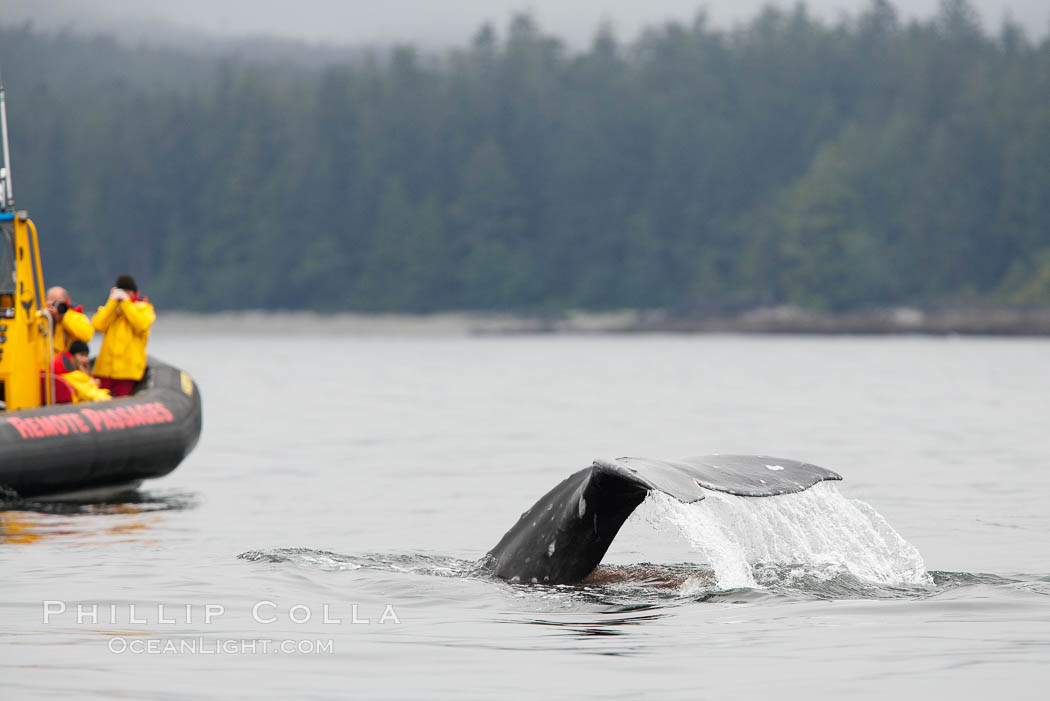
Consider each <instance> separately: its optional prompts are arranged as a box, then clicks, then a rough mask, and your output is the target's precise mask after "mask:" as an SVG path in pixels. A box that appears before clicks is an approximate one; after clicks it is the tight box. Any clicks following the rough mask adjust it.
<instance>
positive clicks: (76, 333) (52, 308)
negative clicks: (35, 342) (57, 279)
mask: <svg viewBox="0 0 1050 701" xmlns="http://www.w3.org/2000/svg"><path fill="white" fill-rule="evenodd" d="M47 310H48V311H49V312H51V318H52V319H54V320H55V335H54V337H53V338H52V341H53V348H52V349H51V355H52V356H54V355H58V354H59V353H62V352H63V351H67V350H69V346H70V344H72V343H73V341H83V342H84V343H87V342H88V341H90V340H91V337H92V336H94V335H95V329H94V327H93V326H92V325H91V320H90V319H88V318H87V314H85V313H84V310H83V309H82V308H81V307H74V306H73V303H72V302H71V301H70V300H69V293H68V292H66V288H64V287H58V286H55V287H52V288H49V289H48V291H47Z"/></svg>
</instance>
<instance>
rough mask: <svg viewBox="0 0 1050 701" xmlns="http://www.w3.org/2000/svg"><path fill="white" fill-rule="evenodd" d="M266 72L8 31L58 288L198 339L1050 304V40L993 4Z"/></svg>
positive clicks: (877, 3)
mask: <svg viewBox="0 0 1050 701" xmlns="http://www.w3.org/2000/svg"><path fill="white" fill-rule="evenodd" d="M280 50H281V51H287V50H288V45H287V44H282V45H281V47H280ZM310 51H312V49H310V48H309V47H308V46H305V45H304V46H302V47H301V52H302V54H303V55H304V56H306V55H308V54H309V53H310ZM264 54H265V52H254V53H253V55H252V58H231V57H225V58H223V57H216V56H214V55H203V54H196V53H191V52H180V51H177V50H174V49H165V50H161V49H150V48H146V47H140V48H127V47H124V46H122V45H120V44H119V43H117V42H115V41H113V40H109V39H105V38H83V37H74V36H68V35H58V36H55V35H47V34H41V33H38V32H34V31H33V30H32V29H29V28H24V27H10V26H8V27H3V28H0V65H2V67H3V71H4V80H5V84H6V86H7V89H8V90H7V96H8V109H9V125H10V128H11V137H12V159H13V164H12V165H13V169H14V172H15V194H16V196H17V198H18V205H19V207H20V208H23V207H24V208H28V209H30V213H31V215H32V216H33V218H34V220H35V221H36V222H37V224H38V226H39V228H40V231H41V236H42V237H43V242H42V248H43V252H44V254H45V265H46V270H45V275H46V278H47V281H48V282H49V283H50V284H59V283H61V284H64V285H66V286H67V287H70V288H71V289H72V290H73V291H74V292H75V296H77V297H81V298H83V300H84V301H85V302H89V301H91V300H93V299H94V298H98V299H101V298H102V296H103V295H104V292H105V290H106V289H107V288H108V286H109V285H110V284H111V283H112V278H113V277H114V276H115V275H116V274H117V273H119V272H131V273H132V274H134V275H136V277H137V278H138V279H139V281H140V287H141V288H142V289H143V290H144V291H145V292H146V293H147V294H148V295H149V296H150V297H151V298H152V299H153V300H154V301H155V302H156V303H157V304H158V306H159V307H160V308H161V309H164V308H169V309H170V308H185V309H200V310H213V309H241V308H291V309H356V310H396V311H435V310H444V309H473V310H489V309H501V310H541V311H556V310H560V309H565V308H586V309H610V308H624V307H630V308H671V309H678V310H684V311H694V310H699V311H705V310H716V309H731V308H742V307H747V306H755V305H769V304H780V303H793V304H798V305H803V306H808V307H813V308H818V309H832V310H843V309H856V308H863V307H868V306H873V305H896V304H918V305H942V304H956V303H964V304H974V303H992V304H1006V305H1047V304H1050V194H1048V193H1050V40H1047V39H1046V38H1045V37H1044V38H1042V39H1039V40H1033V39H1030V38H1027V37H1026V35H1025V33H1024V32H1023V31H1022V30H1021V29H1020V28H1019V27H1018V26H1014V25H1010V24H1006V25H1004V26H1003V27H1002V28H1001V30H1000V31H998V32H996V33H995V34H988V33H985V32H983V31H982V30H981V28H980V24H979V22H978V21H977V17H976V13H975V12H974V9H973V6H972V5H970V4H969V3H968V2H967V1H966V0H945V1H944V2H943V3H942V6H941V10H940V12H939V14H938V15H937V16H936V17H934V18H932V19H929V20H926V21H922V22H904V21H902V20H901V19H900V18H899V16H898V14H897V12H896V11H895V9H894V7H893V6H892V5H891V4H889V3H888V2H885V1H884V0H873V2H871V3H870V6H869V7H868V9H867V10H865V11H864V12H863V13H861V14H860V15H857V16H855V17H853V18H851V19H849V20H848V21H842V22H838V23H834V24H830V23H827V22H824V21H820V20H816V19H814V18H812V17H811V16H809V15H808V14H807V13H806V12H805V10H804V9H802V8H801V7H800V8H799V9H796V10H794V11H790V12H788V11H780V10H773V9H768V10H766V11H764V12H762V13H761V14H759V15H758V16H756V17H755V18H754V19H753V20H752V21H751V22H749V23H748V24H746V25H743V26H741V27H739V28H738V29H736V30H721V29H715V28H712V27H711V26H710V25H709V24H708V23H707V22H706V21H705V20H704V18H703V16H702V15H701V16H699V17H698V18H697V20H696V21H695V22H693V23H692V24H670V25H664V26H661V27H659V28H655V29H652V30H650V31H648V32H646V33H645V34H644V35H643V36H641V38H639V39H638V40H637V41H635V42H632V43H629V44H624V43H622V42H620V41H618V40H617V38H616V37H615V36H614V34H613V33H612V32H611V31H609V30H604V31H599V32H598V33H597V34H596V36H595V39H594V41H593V43H592V44H591V46H590V47H589V48H587V49H586V50H584V51H569V50H568V49H567V48H566V47H565V46H564V44H563V42H561V41H560V40H559V39H558V38H557V37H555V36H551V35H549V34H548V33H546V32H545V31H544V30H543V28H542V27H540V26H537V24H536V22H534V21H533V20H532V19H530V18H529V17H528V16H525V15H522V16H519V17H517V18H515V19H514V20H513V21H512V22H511V23H510V24H509V26H506V27H498V28H493V27H490V26H485V27H482V28H480V29H479V31H478V32H477V34H476V36H475V38H474V40H473V42H472V43H471V44H470V45H469V46H465V47H462V48H459V49H455V50H452V51H449V52H447V53H445V54H442V55H441V56H434V55H433V54H429V53H423V52H421V51H418V50H417V49H414V48H413V47H411V46H404V47H400V48H398V49H396V50H393V51H390V52H386V53H383V54H370V55H364V56H356V57H355V56H339V57H333V56H332V55H330V54H325V55H318V56H317V57H316V58H317V60H316V61H308V60H297V61H295V62H288V61H285V60H281V59H279V58H273V59H266V58H263V57H262V56H263V55H264ZM275 55H277V54H275Z"/></svg>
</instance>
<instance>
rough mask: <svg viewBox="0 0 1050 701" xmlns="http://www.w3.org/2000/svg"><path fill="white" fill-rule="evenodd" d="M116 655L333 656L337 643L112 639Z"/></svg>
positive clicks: (226, 639) (110, 647)
mask: <svg viewBox="0 0 1050 701" xmlns="http://www.w3.org/2000/svg"><path fill="white" fill-rule="evenodd" d="M107 646H108V648H109V651H110V652H111V653H113V654H115V655H331V654H332V653H333V652H335V644H334V642H333V640H332V639H331V638H329V639H328V640H307V639H302V640H293V639H284V640H272V639H268V638H260V639H254V640H253V639H236V638H219V639H215V638H212V639H209V638H204V637H195V638H125V637H114V638H110V640H109V643H108V645H107Z"/></svg>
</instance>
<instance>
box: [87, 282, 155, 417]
mask: <svg viewBox="0 0 1050 701" xmlns="http://www.w3.org/2000/svg"><path fill="white" fill-rule="evenodd" d="M156 318H157V313H156V312H155V311H153V305H152V304H150V303H149V300H148V299H146V298H144V297H139V291H138V286H136V284H135V279H134V278H132V277H131V276H130V275H121V276H119V277H118V278H117V282H116V284H115V285H114V286H113V289H111V290H110V291H109V299H108V300H107V301H106V304H105V305H104V306H102V307H99V308H98V311H97V312H95V315H94V316H93V317H91V323H92V324H93V325H94V327H95V329H96V330H97V331H100V332H102V333H103V334H105V336H103V338H102V349H101V350H100V351H99V352H98V357H97V358H95V377H97V378H98V379H99V384H100V386H101V387H102V388H103V389H108V390H109V391H110V393H111V394H112V395H113V396H114V397H125V396H127V395H129V394H131V393H132V392H133V391H134V389H135V384H136V383H137V382H138V381H139V380H141V379H142V376H143V375H144V374H145V373H146V342H147V341H149V330H150V327H151V326H152V325H153V322H154V320H156Z"/></svg>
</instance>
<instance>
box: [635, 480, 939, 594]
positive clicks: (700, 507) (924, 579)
mask: <svg viewBox="0 0 1050 701" xmlns="http://www.w3.org/2000/svg"><path fill="white" fill-rule="evenodd" d="M645 506H646V508H644V509H641V512H642V514H641V515H642V517H643V518H644V519H645V520H646V521H648V523H649V524H650V525H652V526H653V527H654V528H656V529H657V530H665V529H666V526H667V524H668V523H670V524H672V525H673V526H674V527H675V528H676V529H677V530H678V531H679V532H680V533H681V535H682V536H684V537H685V539H686V540H687V541H688V542H689V544H690V545H691V546H692V547H693V549H695V550H696V551H697V552H699V553H700V554H701V555H702V556H703V557H704V559H705V561H706V562H707V563H709V564H710V565H711V566H712V568H713V569H714V572H715V576H716V577H717V579H718V586H719V588H720V589H732V588H736V587H755V586H757V585H756V582H755V570H754V567H755V566H756V565H759V564H761V565H792V566H801V567H803V568H804V569H805V570H806V572H807V573H808V574H812V573H813V571H818V572H820V573H822V574H823V576H825V577H831V576H834V575H836V574H841V573H843V572H849V573H850V574H852V575H853V576H855V577H857V578H859V579H862V580H865V581H869V582H873V583H877V584H887V585H922V584H929V583H931V581H932V580H931V578H930V575H929V574H928V573H927V572H926V566H925V564H924V563H923V560H922V556H921V555H920V554H919V551H918V550H916V548H915V546H913V545H911V543H908V542H907V541H906V540H904V539H903V538H902V537H901V536H900V535H899V534H898V533H897V532H896V531H895V530H893V528H892V527H891V526H890V525H889V523H887V522H886V519H884V518H883V517H882V516H881V515H880V514H879V513H878V512H877V511H875V509H873V508H872V507H871V506H869V505H868V504H865V503H864V502H862V501H859V500H857V499H847V498H846V497H844V496H842V495H841V494H839V492H838V490H837V489H835V487H834V486H832V485H831V484H829V483H827V482H823V483H821V484H818V485H816V486H814V487H813V488H811V489H808V490H806V491H804V492H799V493H797V494H785V495H782V496H775V497H763V498H752V497H737V496H732V495H729V494H723V493H721V492H714V491H708V492H707V494H706V498H705V499H704V501H702V502H699V503H697V504H683V503H681V502H680V501H678V500H676V499H674V498H672V497H670V496H667V495H666V494H663V493H662V492H654V493H652V494H651V495H650V496H649V498H648V499H647V500H646V504H645Z"/></svg>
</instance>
